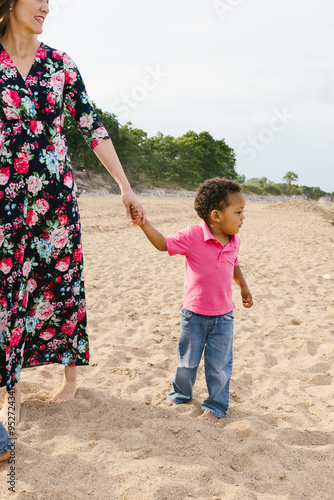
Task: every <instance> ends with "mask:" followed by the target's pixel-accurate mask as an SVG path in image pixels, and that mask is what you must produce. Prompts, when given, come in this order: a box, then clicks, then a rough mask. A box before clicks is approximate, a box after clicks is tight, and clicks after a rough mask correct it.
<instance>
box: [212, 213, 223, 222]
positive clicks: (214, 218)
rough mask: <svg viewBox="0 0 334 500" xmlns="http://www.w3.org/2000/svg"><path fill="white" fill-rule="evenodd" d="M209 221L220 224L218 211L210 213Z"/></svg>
mask: <svg viewBox="0 0 334 500" xmlns="http://www.w3.org/2000/svg"><path fill="white" fill-rule="evenodd" d="M210 219H211V220H212V221H213V222H220V220H221V212H219V211H218V210H212V211H211V213H210Z"/></svg>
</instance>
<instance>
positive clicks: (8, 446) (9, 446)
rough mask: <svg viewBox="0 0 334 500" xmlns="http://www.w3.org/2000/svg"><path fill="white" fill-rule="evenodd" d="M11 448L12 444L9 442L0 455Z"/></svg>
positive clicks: (0, 451)
mask: <svg viewBox="0 0 334 500" xmlns="http://www.w3.org/2000/svg"><path fill="white" fill-rule="evenodd" d="M11 447H12V443H11V441H10V442H9V443H8V444H7V446H6V447H5V448H4V449H3V450H0V455H4V454H5V453H7V451H9V450H10V449H11Z"/></svg>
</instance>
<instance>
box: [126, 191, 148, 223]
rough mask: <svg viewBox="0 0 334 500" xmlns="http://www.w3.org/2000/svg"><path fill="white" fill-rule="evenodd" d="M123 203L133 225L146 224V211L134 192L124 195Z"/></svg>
mask: <svg viewBox="0 0 334 500" xmlns="http://www.w3.org/2000/svg"><path fill="white" fill-rule="evenodd" d="M122 202H123V204H124V206H125V209H126V215H127V218H128V219H130V220H131V224H132V225H136V224H138V225H141V224H144V223H145V221H146V217H145V211H144V209H143V207H142V205H141V203H140V201H139V200H138V199H137V197H136V196H135V194H134V193H133V191H132V190H130V191H127V192H123V193H122ZM132 211H133V213H132Z"/></svg>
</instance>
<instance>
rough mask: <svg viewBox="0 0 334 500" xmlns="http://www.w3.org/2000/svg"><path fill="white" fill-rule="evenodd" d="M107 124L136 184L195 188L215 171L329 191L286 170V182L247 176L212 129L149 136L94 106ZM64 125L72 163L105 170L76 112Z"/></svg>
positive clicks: (289, 189)
mask: <svg viewBox="0 0 334 500" xmlns="http://www.w3.org/2000/svg"><path fill="white" fill-rule="evenodd" d="M95 110H96V112H97V114H98V115H99V117H100V119H101V121H102V123H103V125H104V126H105V128H106V129H107V131H108V133H109V135H110V137H111V138H112V141H113V144H114V146H115V149H116V151H117V154H118V156H119V159H120V161H121V163H122V165H123V167H124V170H125V171H126V174H127V177H128V178H129V180H130V182H131V184H132V185H134V186H135V185H136V184H141V185H143V186H147V187H150V186H153V187H161V186H165V187H166V186H168V187H178V188H184V189H197V187H198V185H199V184H200V183H201V182H203V181H205V180H206V179H210V178H212V177H226V178H227V179H233V180H236V181H238V182H239V183H240V184H242V185H243V190H244V192H246V193H247V192H252V193H255V194H272V195H280V194H287V195H299V194H303V195H305V196H306V197H307V198H313V199H318V198H320V197H321V196H325V195H329V196H331V199H333V197H334V193H326V192H324V191H322V190H321V189H320V188H318V187H308V186H298V185H296V184H294V182H296V181H297V180H298V174H296V173H295V172H291V171H290V172H287V173H286V175H285V176H284V177H283V179H282V181H283V182H282V183H273V182H272V181H270V180H269V179H268V178H267V177H262V178H253V179H248V180H246V177H245V176H244V175H238V173H237V171H236V157H235V153H234V151H233V149H232V148H231V147H229V146H228V145H227V144H226V142H225V140H224V139H220V140H217V139H214V138H213V137H212V136H211V134H210V133H209V132H200V133H196V132H193V131H189V132H187V133H186V134H184V135H182V136H181V137H176V138H175V137H173V136H171V135H163V134H162V133H160V132H158V133H157V134H156V135H155V136H154V137H148V135H147V133H146V132H145V131H144V130H141V129H139V128H135V127H133V125H132V123H131V122H128V123H126V124H125V125H121V124H120V123H119V122H118V119H117V117H116V115H114V114H112V113H108V112H106V111H103V110H102V109H99V108H97V107H96V106H95ZM64 131H65V135H66V138H67V142H68V147H69V152H70V154H71V158H72V165H73V167H74V169H77V170H85V171H93V170H94V171H96V172H99V171H100V172H102V171H104V168H103V166H102V165H101V163H100V161H99V160H98V158H97V157H96V156H95V155H94V153H93V152H92V151H91V150H90V149H89V148H88V147H87V146H86V145H85V141H84V139H83V137H82V135H81V133H80V132H79V130H78V128H77V126H76V123H75V121H74V120H73V118H72V117H71V116H70V115H69V114H68V113H66V114H65V123H64Z"/></svg>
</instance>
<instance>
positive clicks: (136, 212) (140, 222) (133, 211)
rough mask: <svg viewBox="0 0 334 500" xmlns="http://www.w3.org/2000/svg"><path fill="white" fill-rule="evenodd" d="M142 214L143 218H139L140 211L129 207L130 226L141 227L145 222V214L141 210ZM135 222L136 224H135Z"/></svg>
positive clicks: (131, 206) (132, 206)
mask: <svg viewBox="0 0 334 500" xmlns="http://www.w3.org/2000/svg"><path fill="white" fill-rule="evenodd" d="M142 213H143V216H142V217H141V212H140V209H138V208H136V207H135V206H134V205H130V214H131V219H132V221H131V224H132V225H134V224H137V225H138V226H142V225H143V224H145V221H146V217H145V213H144V210H142ZM135 221H137V222H135Z"/></svg>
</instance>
